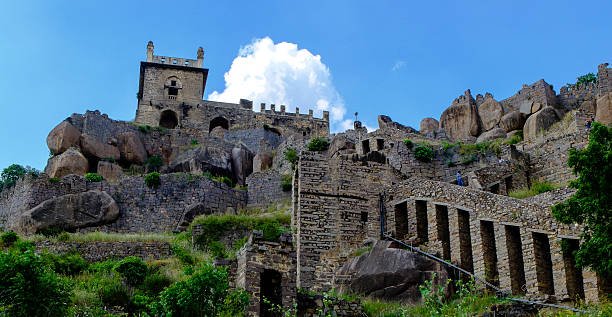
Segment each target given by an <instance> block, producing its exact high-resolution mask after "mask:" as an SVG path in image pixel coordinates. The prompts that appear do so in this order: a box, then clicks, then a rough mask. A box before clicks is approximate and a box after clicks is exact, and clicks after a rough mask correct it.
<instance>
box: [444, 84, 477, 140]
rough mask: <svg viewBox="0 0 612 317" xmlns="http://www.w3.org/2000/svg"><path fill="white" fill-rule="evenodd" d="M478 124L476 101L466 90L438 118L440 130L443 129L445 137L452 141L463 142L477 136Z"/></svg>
mask: <svg viewBox="0 0 612 317" xmlns="http://www.w3.org/2000/svg"><path fill="white" fill-rule="evenodd" d="M479 122H480V119H479V117H478V108H477V107H476V101H475V100H474V98H472V94H471V93H470V90H469V89H468V90H467V91H466V92H465V94H464V95H463V96H459V98H457V99H455V101H453V103H452V105H451V106H450V107H448V109H446V110H444V112H443V113H442V116H441V117H440V128H443V129H445V130H446V135H447V136H448V137H449V138H451V139H453V140H465V139H468V138H469V137H471V136H477V135H478V132H479V131H480V124H479Z"/></svg>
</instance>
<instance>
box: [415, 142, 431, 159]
mask: <svg viewBox="0 0 612 317" xmlns="http://www.w3.org/2000/svg"><path fill="white" fill-rule="evenodd" d="M414 157H415V158H416V159H417V160H419V161H421V162H425V163H427V162H431V160H432V159H433V157H434V151H433V150H432V149H431V148H430V147H429V146H425V145H419V146H417V147H415V148H414Z"/></svg>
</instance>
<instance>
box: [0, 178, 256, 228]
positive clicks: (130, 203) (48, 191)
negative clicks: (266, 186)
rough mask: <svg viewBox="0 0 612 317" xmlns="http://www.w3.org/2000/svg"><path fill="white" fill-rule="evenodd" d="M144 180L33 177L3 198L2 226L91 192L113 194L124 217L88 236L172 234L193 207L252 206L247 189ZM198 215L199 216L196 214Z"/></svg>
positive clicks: (210, 183) (207, 210)
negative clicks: (49, 203)
mask: <svg viewBox="0 0 612 317" xmlns="http://www.w3.org/2000/svg"><path fill="white" fill-rule="evenodd" d="M144 179H145V175H135V176H128V177H125V178H123V179H121V181H119V182H118V183H108V182H106V181H103V182H99V183H91V182H87V181H86V180H85V178H83V177H80V176H76V175H68V176H66V177H64V178H63V179H61V180H60V181H59V182H52V181H50V180H49V178H48V177H47V176H46V175H45V174H41V175H40V176H39V177H38V178H36V179H34V178H31V177H27V178H25V179H22V180H19V181H18V182H17V184H16V185H15V187H14V188H12V189H9V190H5V191H3V192H2V193H1V194H0V217H1V218H0V222H1V223H2V224H6V222H7V221H9V220H10V219H14V217H18V216H19V215H20V214H21V213H23V212H25V211H27V210H28V209H30V208H32V207H34V206H36V205H38V204H40V203H41V202H43V201H45V200H47V199H50V198H53V197H57V196H61V195H66V194H76V193H80V192H85V191H88V190H101V191H105V192H107V193H108V194H109V195H110V196H111V197H113V199H114V200H115V201H116V203H117V205H118V206H119V211H120V215H119V218H118V219H117V221H115V222H113V223H111V224H107V225H104V226H102V227H94V228H84V229H81V231H82V232H90V231H95V230H99V231H105V232H120V233H123V232H170V231H173V230H175V229H176V228H177V227H178V225H179V224H181V222H182V221H183V218H184V215H185V213H186V212H187V211H189V209H190V207H191V206H193V205H197V204H203V205H204V206H205V210H204V212H205V213H223V212H225V211H226V210H228V209H233V210H238V209H241V208H244V207H246V204H247V192H246V191H241V190H234V189H232V188H230V187H228V186H227V185H225V184H223V183H219V182H216V181H213V180H210V179H208V178H206V177H203V176H196V175H191V174H186V173H174V174H163V175H162V176H161V186H159V187H158V188H149V187H147V186H146V185H145V182H144ZM193 216H196V215H190V217H193Z"/></svg>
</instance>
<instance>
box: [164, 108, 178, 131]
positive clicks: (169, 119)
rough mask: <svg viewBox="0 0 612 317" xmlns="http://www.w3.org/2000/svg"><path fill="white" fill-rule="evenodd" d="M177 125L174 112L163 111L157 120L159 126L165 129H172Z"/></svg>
mask: <svg viewBox="0 0 612 317" xmlns="http://www.w3.org/2000/svg"><path fill="white" fill-rule="evenodd" d="M177 125H178V117H177V116H176V112H174V111H172V110H165V111H164V112H162V113H161V116H160V118H159V126H160V127H162V128H166V129H174V128H176V126H177Z"/></svg>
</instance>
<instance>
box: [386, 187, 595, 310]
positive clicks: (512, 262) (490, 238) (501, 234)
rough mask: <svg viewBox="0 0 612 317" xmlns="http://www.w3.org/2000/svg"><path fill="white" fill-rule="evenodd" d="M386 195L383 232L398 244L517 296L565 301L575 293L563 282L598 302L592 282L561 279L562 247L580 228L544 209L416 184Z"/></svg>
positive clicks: (590, 276) (591, 277)
mask: <svg viewBox="0 0 612 317" xmlns="http://www.w3.org/2000/svg"><path fill="white" fill-rule="evenodd" d="M386 195H387V196H386V210H387V213H386V216H387V217H386V221H385V224H386V227H387V228H388V231H389V232H391V233H392V234H393V235H395V236H396V237H397V238H400V239H406V240H411V239H414V240H413V241H415V242H417V243H418V242H419V241H420V242H421V243H423V244H424V246H423V247H424V248H426V249H427V251H428V252H430V253H433V254H439V255H441V256H442V257H444V258H445V259H448V260H450V261H451V262H452V263H455V264H458V265H459V266H461V267H463V268H464V269H466V270H468V271H472V272H474V274H475V275H476V276H478V277H480V278H483V279H487V280H488V281H490V282H491V283H493V284H497V285H499V286H500V287H501V288H502V289H504V290H509V291H510V290H511V292H512V293H515V294H521V293H527V295H543V294H544V295H545V294H548V295H554V296H556V298H557V299H567V298H568V297H569V295H568V294H570V293H575V291H576V290H575V289H571V287H568V285H571V284H569V283H568V282H567V281H569V280H574V279H576V278H579V279H580V280H583V281H584V283H583V286H584V287H583V294H582V295H581V296H583V297H585V298H586V299H587V300H588V301H595V300H597V296H598V295H597V278H596V276H595V274H594V273H593V272H591V271H588V270H583V271H582V272H580V271H578V270H576V271H570V273H566V269H565V267H566V266H567V265H570V264H569V263H565V262H566V261H567V259H565V258H564V256H563V254H562V251H561V243H562V241H564V240H566V241H574V242H577V241H578V240H579V235H580V234H581V233H582V232H581V231H582V227H580V226H571V225H564V224H560V223H558V222H556V221H555V220H554V219H553V216H552V213H551V212H550V209H549V208H547V207H544V206H542V205H540V204H535V203H531V202H529V201H525V200H519V199H514V198H510V197H506V196H501V195H495V194H492V193H487V192H483V191H478V190H472V189H469V188H466V187H459V186H454V185H451V184H447V183H441V182H435V181H429V180H424V179H414V178H413V179H410V180H408V181H405V182H402V183H400V184H396V185H395V186H393V187H392V188H390V189H389V190H388V191H387V192H386ZM398 232H399V233H404V232H406V234H402V236H398ZM416 237H421V238H422V239H420V240H419V239H416ZM537 263H550V265H549V266H546V265H537ZM543 285H544V286H545V287H543Z"/></svg>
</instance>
